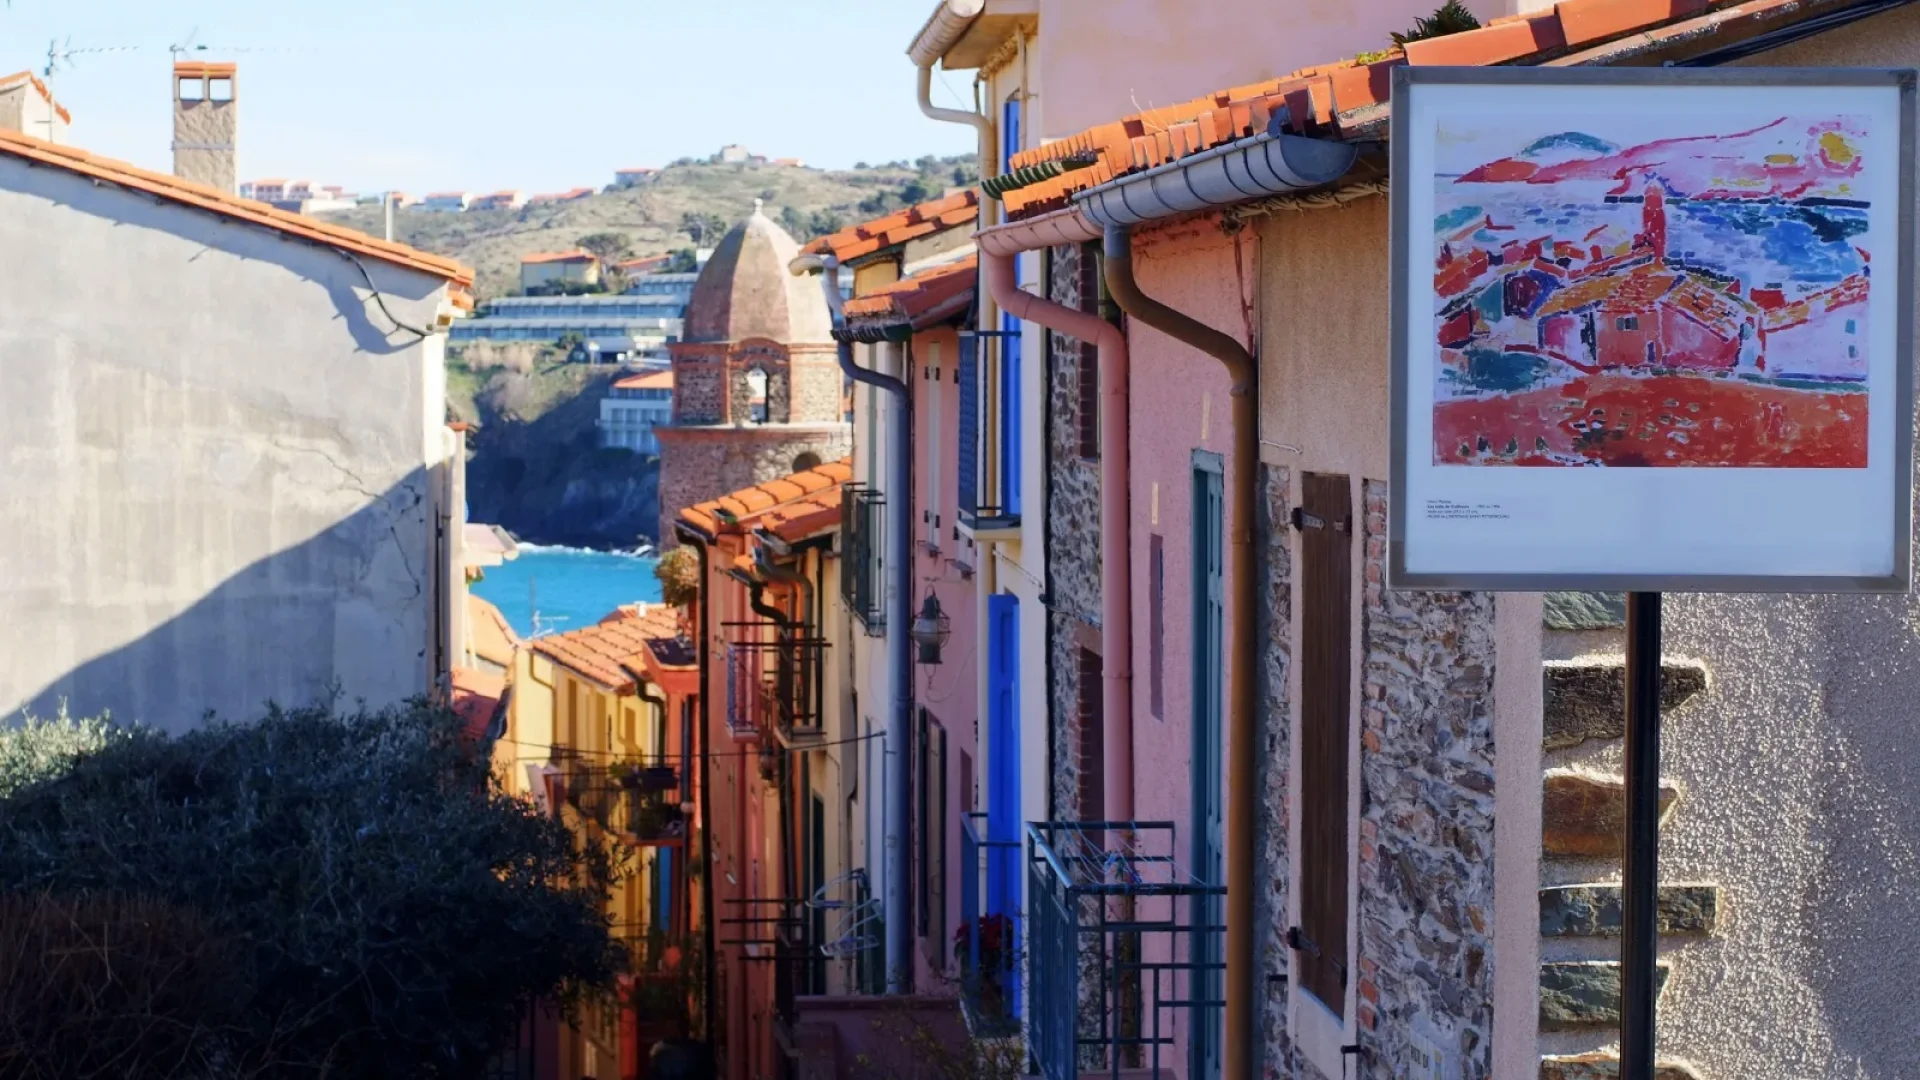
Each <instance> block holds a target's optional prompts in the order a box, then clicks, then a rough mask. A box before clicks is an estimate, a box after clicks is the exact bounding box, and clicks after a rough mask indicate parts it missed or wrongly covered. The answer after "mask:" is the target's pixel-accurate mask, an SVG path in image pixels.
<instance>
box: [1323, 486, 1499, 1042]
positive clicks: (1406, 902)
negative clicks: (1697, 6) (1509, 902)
mask: <svg viewBox="0 0 1920 1080" xmlns="http://www.w3.org/2000/svg"><path fill="white" fill-rule="evenodd" d="M1364 508H1365V526H1366V532H1365V536H1366V556H1365V557H1366V562H1365V567H1364V574H1365V603H1364V608H1363V611H1364V619H1365V621H1364V630H1363V635H1364V636H1363V655H1364V663H1365V665H1366V666H1365V668H1364V674H1363V687H1364V689H1363V693H1362V701H1361V725H1360V743H1361V755H1360V762H1361V764H1360V775H1361V808H1360V827H1359V835H1358V837H1357V840H1358V843H1359V854H1360V881H1359V886H1360V887H1359V889H1358V893H1359V897H1360V909H1359V920H1358V921H1359V934H1360V949H1359V970H1358V971H1357V972H1355V973H1354V974H1355V977H1356V978H1357V979H1358V984H1357V990H1358V1027H1359V1037H1360V1044H1361V1046H1362V1047H1363V1050H1364V1053H1363V1059H1364V1060H1363V1063H1362V1066H1361V1070H1360V1075H1362V1076H1364V1077H1368V1078H1374V1077H1378V1078H1380V1080H1392V1078H1395V1077H1400V1076H1405V1075H1408V1073H1409V1071H1410V1068H1411V1066H1410V1065H1409V1064H1408V1062H1409V1061H1410V1060H1411V1058H1410V1055H1411V1053H1412V1052H1413V1045H1412V1042H1411V1039H1412V1037H1413V1036H1414V1035H1415V1034H1416V1033H1418V1034H1420V1035H1424V1036H1425V1037H1426V1038H1427V1039H1429V1040H1430V1041H1431V1042H1432V1043H1433V1044H1434V1045H1435V1046H1436V1047H1437V1048H1438V1049H1439V1050H1440V1051H1441V1053H1442V1054H1443V1055H1444V1056H1445V1057H1447V1058H1450V1059H1452V1060H1455V1061H1458V1062H1460V1063H1461V1066H1462V1067H1461V1071H1460V1073H1459V1080H1486V1078H1487V1077H1488V1076H1489V1075H1490V1074H1491V1071H1492V1067H1493V1061H1492V1042H1491V1036H1492V1032H1493V957H1492V946H1493V805H1494V804H1493V778H1494V768H1493V660H1494V634H1493V615H1494V601H1493V596H1492V595H1491V594H1489V593H1409V592H1393V591H1389V590H1387V589H1386V588H1385V587H1384V583H1385V580H1386V554H1387V485H1386V484H1384V483H1382V482H1379V481H1373V480H1369V481H1366V482H1365V485H1364Z"/></svg>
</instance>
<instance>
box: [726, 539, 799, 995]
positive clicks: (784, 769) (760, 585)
mask: <svg viewBox="0 0 1920 1080" xmlns="http://www.w3.org/2000/svg"><path fill="white" fill-rule="evenodd" d="M732 573H733V576H734V577H735V578H737V579H739V580H740V582H741V583H743V584H744V585H746V587H747V606H749V607H751V608H752V609H753V611H754V614H756V615H759V616H760V617H761V618H763V619H766V620H768V621H769V622H771V623H773V625H775V626H777V627H779V628H780V632H781V634H782V635H788V634H791V633H792V632H793V628H794V624H795V623H796V622H797V621H798V620H794V619H789V618H788V617H787V613H786V612H784V611H781V610H780V609H779V608H777V607H774V606H773V605H772V604H769V603H767V583H766V582H764V581H761V580H760V579H759V578H757V577H753V576H751V575H749V574H744V573H741V572H740V571H738V570H735V571H732ZM780 690H781V692H782V693H783V694H785V695H788V699H789V700H791V695H792V693H793V687H792V685H791V684H790V683H786V682H785V681H784V676H783V682H782V684H781V686H780ZM791 768H792V761H791V755H790V754H788V753H786V752H785V751H781V752H780V753H779V756H778V757H777V758H775V767H774V782H775V790H776V792H777V793H778V798H779V802H780V819H779V820H778V821H777V822H775V823H774V828H776V829H777V830H779V835H780V892H781V895H782V896H785V897H788V898H792V897H795V896H798V895H799V889H800V882H799V877H798V868H797V867H796V866H795V865H794V858H795V853H796V852H798V851H799V850H800V848H799V845H798V844H797V843H796V842H795V839H794V835H793V826H794V820H793V817H794V815H793V806H792V804H793V774H792V772H791ZM782 914H784V912H783V913H782ZM792 975H793V972H792V971H791V970H790V969H787V968H784V967H783V968H782V969H781V970H780V971H777V972H775V973H774V978H775V979H787V978H791V977H792Z"/></svg>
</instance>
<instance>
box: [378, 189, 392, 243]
mask: <svg viewBox="0 0 1920 1080" xmlns="http://www.w3.org/2000/svg"><path fill="white" fill-rule="evenodd" d="M380 204H381V205H382V206H384V207H386V213H387V243H389V244H391V243H393V192H391V191H389V192H385V193H383V194H382V195H381V196H380Z"/></svg>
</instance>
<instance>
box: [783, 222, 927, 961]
mask: <svg viewBox="0 0 1920 1080" xmlns="http://www.w3.org/2000/svg"><path fill="white" fill-rule="evenodd" d="M788 269H789V270H790V271H792V272H793V273H794V274H796V275H800V274H806V273H809V272H812V271H814V270H819V271H820V272H821V273H820V287H821V289H822V290H824V291H825V293H826V297H827V307H828V309H829V310H831V311H832V312H833V320H834V331H833V337H834V341H835V342H837V343H838V346H839V348H838V353H839V358H840V370H841V371H842V372H843V373H845V374H846V376H847V378H849V379H852V380H853V381H855V382H858V383H865V384H866V385H868V386H870V387H873V388H874V389H876V390H880V391H882V392H884V393H885V394H887V395H888V397H889V398H890V399H891V410H890V411H891V412H892V414H893V417H894V420H893V423H891V424H889V425H887V434H886V439H887V502H886V508H887V517H886V533H887V548H886V556H885V563H886V570H887V579H886V586H885V590H886V611H885V614H884V616H883V617H884V619H885V625H886V631H887V632H886V642H887V686H888V691H889V694H890V695H891V696H890V699H889V701H888V707H887V728H886V731H887V735H886V746H887V765H886V784H885V801H884V802H883V803H882V805H883V806H884V807H885V821H886V838H885V841H884V843H885V850H886V853H887V876H886V880H885V882H883V883H882V885H881V895H882V904H881V910H882V911H883V912H884V914H885V919H886V932H887V941H886V956H887V993H889V994H905V993H907V992H909V991H910V990H911V988H912V982H913V926H912V924H911V923H910V922H909V920H908V917H907V898H908V896H909V895H910V892H909V883H910V868H909V866H908V864H907V859H908V852H907V822H908V820H909V818H910V816H911V812H912V799H911V793H910V792H909V790H908V786H909V785H908V781H909V779H910V777H909V776H908V772H907V770H908V768H909V767H910V765H911V763H912V759H911V758H910V757H909V756H908V750H909V747H910V745H911V738H912V735H913V652H912V647H913V641H912V639H911V638H909V637H908V636H907V628H908V627H909V626H911V625H912V624H913V610H912V609H913V589H912V582H911V579H910V577H909V575H910V574H911V573H912V572H913V523H912V520H911V516H910V513H909V512H910V511H911V510H912V508H913V460H912V455H913V395H912V394H911V393H910V392H909V391H908V389H907V384H906V383H905V382H904V381H902V380H900V379H897V378H895V377H893V376H891V375H882V374H881V373H879V372H877V371H870V370H868V369H867V368H863V367H861V366H860V365H858V364H856V363H854V362H853V340H852V338H850V337H849V336H848V335H847V332H846V313H845V312H844V311H843V310H842V309H841V298H840V282H839V279H840V274H839V270H840V260H838V259H836V258H834V257H833V256H831V255H825V256H820V255H802V256H800V257H799V258H797V259H795V260H793V262H792V263H790V264H789V265H788ZM895 356H896V358H900V359H902V360H904V356H903V352H902V350H901V348H900V347H896V350H895ZM898 369H899V370H900V371H902V372H904V371H905V370H906V364H905V363H904V362H902V363H900V364H899V365H898Z"/></svg>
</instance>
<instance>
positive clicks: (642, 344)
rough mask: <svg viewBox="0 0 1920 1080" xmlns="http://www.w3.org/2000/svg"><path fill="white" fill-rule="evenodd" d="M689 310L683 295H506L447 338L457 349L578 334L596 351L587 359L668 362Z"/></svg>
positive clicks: (550, 341)
mask: <svg viewBox="0 0 1920 1080" xmlns="http://www.w3.org/2000/svg"><path fill="white" fill-rule="evenodd" d="M651 276H652V277H686V278H692V277H693V275H692V274H656V275H651ZM688 287H689V288H690V287H691V286H690V285H689V286H688ZM685 310H686V293H685V292H683V291H682V292H657V293H641V294H633V293H629V294H625V295H621V296H598V295H595V296H502V297H499V298H498V299H495V300H492V301H489V302H488V303H487V306H486V309H485V310H484V311H482V312H481V313H480V314H479V315H478V316H477V317H475V318H471V319H460V320H457V321H456V322H455V323H454V324H453V327H452V329H451V330H449V331H448V335H447V340H448V342H449V343H450V344H453V345H466V344H469V343H472V342H480V341H485V342H494V343H499V344H505V343H510V342H531V343H534V344H541V345H550V344H554V343H556V342H558V341H559V340H560V339H561V338H564V337H567V336H569V335H572V336H577V337H579V338H580V339H581V341H582V343H583V344H582V348H583V350H589V349H590V351H588V352H586V353H585V354H584V355H583V356H582V357H581V359H591V360H596V361H598V362H600V363H606V364H629V363H638V362H641V361H644V360H656V359H665V358H666V355H667V345H668V343H669V342H673V341H678V340H680V331H681V313H682V312H684V311H685Z"/></svg>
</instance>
